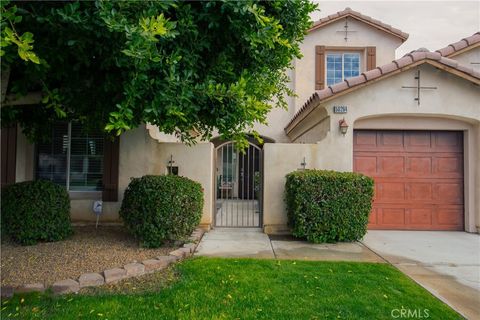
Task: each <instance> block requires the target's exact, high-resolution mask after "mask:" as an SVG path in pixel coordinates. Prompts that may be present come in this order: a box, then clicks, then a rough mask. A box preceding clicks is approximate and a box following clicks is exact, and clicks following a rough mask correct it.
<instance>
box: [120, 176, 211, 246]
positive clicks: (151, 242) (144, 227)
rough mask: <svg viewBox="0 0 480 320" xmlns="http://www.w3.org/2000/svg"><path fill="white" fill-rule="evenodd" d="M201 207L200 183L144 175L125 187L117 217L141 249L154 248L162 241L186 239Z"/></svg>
mask: <svg viewBox="0 0 480 320" xmlns="http://www.w3.org/2000/svg"><path fill="white" fill-rule="evenodd" d="M202 208H203V190H202V186H201V185H200V183H198V182H195V181H192V180H190V179H188V178H184V177H179V176H174V175H167V176H151V175H147V176H143V177H141V178H134V179H132V181H131V182H130V184H129V185H128V188H127V190H125V195H124V198H123V202H122V207H121V209H120V216H121V217H122V219H123V221H124V223H125V226H126V227H127V229H128V230H129V231H130V232H131V233H132V234H133V235H134V236H135V237H136V238H137V239H138V240H139V241H140V244H141V245H142V246H144V247H149V248H156V247H159V246H161V245H162V244H163V243H164V242H165V240H177V239H182V238H185V237H187V236H189V235H190V234H191V233H192V231H193V230H194V229H195V227H196V226H197V225H198V224H199V223H200V218H201V216H202Z"/></svg>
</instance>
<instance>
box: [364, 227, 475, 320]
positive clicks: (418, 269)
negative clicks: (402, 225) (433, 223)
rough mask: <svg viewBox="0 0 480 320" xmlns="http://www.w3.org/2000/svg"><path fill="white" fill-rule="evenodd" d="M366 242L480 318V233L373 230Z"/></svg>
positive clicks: (470, 316) (459, 308) (469, 315)
mask: <svg viewBox="0 0 480 320" xmlns="http://www.w3.org/2000/svg"><path fill="white" fill-rule="evenodd" d="M363 243H364V244H365V245H366V246H367V247H369V248H370V249H372V250H373V251H375V252H376V253H377V254H379V255H380V256H382V257H383V258H384V259H386V260H387V261H388V262H390V263H391V264H393V265H394V266H395V267H397V268H398V269H399V270H400V271H402V272H403V273H405V274H406V275H408V276H409V277H410V278H412V279H413V280H415V281H416V282H417V283H419V284H420V285H421V286H423V287H424V288H426V289H427V290H429V291H430V292H431V293H432V294H434V295H435V296H437V297H438V298H439V299H441V300H443V301H444V302H446V303H447V304H449V305H450V306H452V307H453V308H454V309H456V310H457V311H458V312H460V313H461V314H463V315H464V316H465V317H466V318H467V319H480V236H479V235H478V234H471V233H466V232H452V231H448V232H447V231H446V232H443V231H384V230H382V231H377V230H371V231H369V232H368V233H367V235H366V236H365V238H364V240H363Z"/></svg>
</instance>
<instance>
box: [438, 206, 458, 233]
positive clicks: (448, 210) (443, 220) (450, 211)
mask: <svg viewBox="0 0 480 320" xmlns="http://www.w3.org/2000/svg"><path fill="white" fill-rule="evenodd" d="M461 213H463V206H459V207H443V208H438V209H437V217H436V218H437V223H438V224H439V225H442V226H450V227H451V228H458V229H456V230H463V219H461Z"/></svg>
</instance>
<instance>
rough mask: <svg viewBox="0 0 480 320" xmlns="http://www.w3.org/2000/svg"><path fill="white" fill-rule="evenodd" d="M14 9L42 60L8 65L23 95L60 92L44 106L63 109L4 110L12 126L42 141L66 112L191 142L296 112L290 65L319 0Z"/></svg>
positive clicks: (110, 126) (234, 134)
mask: <svg viewBox="0 0 480 320" xmlns="http://www.w3.org/2000/svg"><path fill="white" fill-rule="evenodd" d="M15 5H16V6H17V7H18V10H17V12H18V13H20V14H21V16H22V21H21V23H20V24H18V29H21V31H22V32H26V31H32V32H33V33H34V35H35V52H36V53H37V54H38V56H39V57H40V59H39V62H40V63H39V64H32V63H30V64H25V63H23V64H21V63H18V59H17V60H15V59H3V61H2V68H3V67H5V66H6V65H7V64H10V65H11V66H12V70H14V72H13V78H12V83H13V85H12V86H11V91H12V92H14V93H18V94H25V93H26V92H28V91H32V90H38V89H40V90H42V91H44V92H45V89H46V88H49V89H48V94H47V95H46V96H48V98H47V100H46V101H43V103H44V104H46V105H48V104H49V103H50V104H53V106H54V107H45V108H41V107H38V106H31V107H24V108H4V110H2V111H3V112H2V113H3V114H2V118H3V119H2V120H3V122H5V123H9V122H12V121H18V122H20V123H21V125H22V127H23V128H24V131H25V132H26V133H27V134H28V136H29V137H30V138H33V139H35V138H38V137H41V136H42V129H43V128H45V124H46V123H51V122H53V121H54V120H56V119H58V118H61V117H64V116H65V117H67V118H69V119H77V120H79V121H83V122H84V123H85V124H88V125H89V126H98V125H102V126H104V127H105V129H106V130H107V131H109V132H114V133H116V134H120V133H122V132H124V131H126V130H129V129H132V128H135V127H137V126H138V125H140V124H142V123H151V124H154V125H157V126H158V127H159V128H160V130H161V131H163V132H165V133H174V134H177V135H178V136H179V137H180V138H181V139H182V140H184V141H186V142H192V141H193V140H194V139H195V137H196V136H198V135H199V136H200V137H201V138H202V139H209V138H210V137H211V135H212V133H213V132H214V131H215V130H218V132H219V134H220V135H222V137H224V138H226V139H235V140H237V141H245V139H244V134H245V133H248V132H252V127H253V125H254V124H255V123H257V122H258V123H265V121H266V116H267V113H268V112H269V111H270V110H271V108H272V107H286V100H285V98H286V96H287V95H291V94H293V93H292V92H291V91H290V90H289V88H288V86H287V83H288V80H289V79H288V77H287V76H286V71H287V69H288V68H289V67H291V61H292V60H293V59H294V58H299V57H300V56H301V54H300V49H299V43H300V42H301V41H302V39H303V37H304V34H305V31H306V29H307V28H308V27H309V26H310V18H309V14H310V13H311V12H312V11H313V10H315V5H313V4H311V3H310V2H309V1H308V0H277V1H264V2H261V1H253V0H248V1H198V2H185V1H142V2H140V1H119V2H113V1H96V2H87V1H84V2H68V3H65V2H47V3H38V2H17V3H15ZM20 27H21V28H20ZM2 40H3V35H2ZM59 106H62V107H61V108H59ZM58 110H63V111H64V112H65V114H61V112H60V113H59V112H58Z"/></svg>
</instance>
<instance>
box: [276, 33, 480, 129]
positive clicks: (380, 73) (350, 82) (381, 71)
mask: <svg viewBox="0 0 480 320" xmlns="http://www.w3.org/2000/svg"><path fill="white" fill-rule="evenodd" d="M463 42H466V41H463ZM429 60H430V61H432V60H433V61H436V63H440V64H442V65H444V66H446V67H450V68H453V69H455V70H458V71H460V72H463V73H464V74H465V75H466V76H469V77H466V78H467V79H468V80H470V81H472V82H474V83H477V84H480V72H479V71H476V70H474V69H473V68H469V67H466V66H464V65H461V64H459V63H458V62H457V61H455V60H453V59H449V58H446V57H442V56H441V54H440V53H439V52H438V51H437V52H429V51H428V50H426V49H425V48H420V49H419V50H417V51H412V52H410V53H407V54H406V55H405V56H403V57H402V58H400V59H397V60H394V61H392V62H390V63H388V64H386V65H383V66H380V67H377V68H375V69H373V70H370V71H367V72H364V73H362V74H361V75H359V76H357V77H352V78H348V79H345V81H342V82H340V83H337V84H335V85H333V86H329V87H327V88H325V89H323V90H320V91H318V92H315V93H314V94H313V95H312V96H311V97H310V98H309V99H308V100H307V102H306V103H305V104H304V105H303V106H302V108H301V109H300V110H299V111H298V112H297V113H296V114H295V116H294V117H293V118H292V120H290V122H289V123H288V125H287V126H286V127H285V130H286V131H287V133H288V131H289V130H290V129H291V128H290V127H291V126H292V125H293V123H294V122H295V121H296V120H297V119H298V118H299V117H300V116H302V115H303V114H306V112H307V111H309V110H313V109H314V108H316V107H317V106H318V105H319V104H320V102H321V101H322V100H325V99H327V98H330V97H332V96H334V95H336V94H338V93H340V92H342V91H345V90H347V89H350V88H353V87H356V86H358V85H361V84H363V83H368V82H369V81H371V80H374V79H380V78H382V77H384V76H386V75H388V74H389V73H392V72H395V71H398V70H400V69H401V68H403V67H406V66H409V65H412V64H415V65H418V64H419V63H420V64H421V63H424V62H427V61H429ZM472 77H473V78H475V79H477V80H478V81H476V80H475V79H472Z"/></svg>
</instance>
